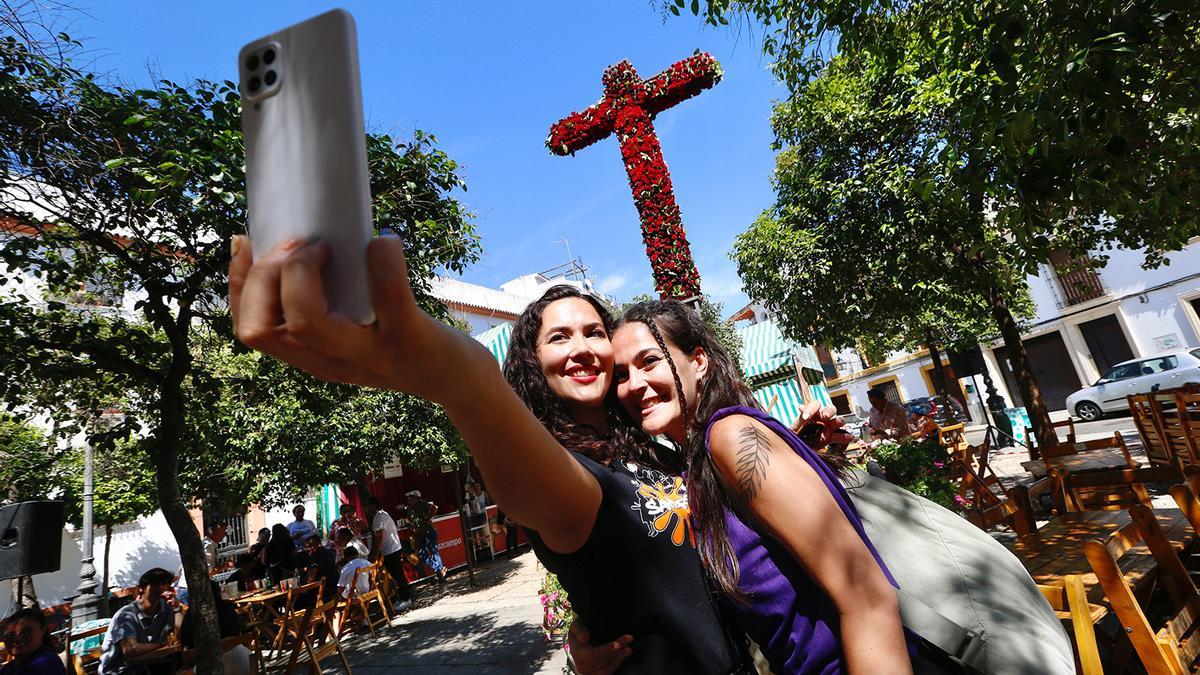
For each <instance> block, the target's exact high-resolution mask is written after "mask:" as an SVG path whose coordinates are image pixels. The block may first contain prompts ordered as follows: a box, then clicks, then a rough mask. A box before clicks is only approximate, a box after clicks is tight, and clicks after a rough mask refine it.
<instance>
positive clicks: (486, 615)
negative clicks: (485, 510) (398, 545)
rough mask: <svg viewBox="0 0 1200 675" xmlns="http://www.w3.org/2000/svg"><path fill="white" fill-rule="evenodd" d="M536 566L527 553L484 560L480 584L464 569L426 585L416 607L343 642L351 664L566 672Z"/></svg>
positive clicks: (366, 673) (419, 673)
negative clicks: (545, 622) (546, 628)
mask: <svg viewBox="0 0 1200 675" xmlns="http://www.w3.org/2000/svg"><path fill="white" fill-rule="evenodd" d="M536 563H537V559H536V558H535V557H534V555H533V553H531V552H529V551H526V552H525V553H523V554H522V555H520V556H518V557H517V558H516V559H514V560H499V561H495V562H491V563H485V565H484V567H483V568H482V569H481V570H479V571H477V572H476V574H475V581H476V586H475V587H471V586H470V585H469V584H468V582H467V574H466V572H465V571H462V572H459V573H457V574H455V575H454V576H453V577H451V579H450V580H449V581H447V582H446V584H445V585H442V586H437V585H434V584H422V585H421V586H419V587H418V588H417V608H416V609H414V610H412V611H410V612H408V613H406V614H404V615H402V616H400V617H399V618H396V619H395V620H393V622H392V625H391V627H389V628H385V629H380V632H379V634H378V635H377V636H376V637H373V638H372V637H371V636H370V635H369V634H368V635H366V636H363V635H358V634H356V635H354V636H353V637H350V638H347V639H346V640H345V642H344V643H343V644H344V649H345V650H346V652H347V655H348V656H349V659H350V666H351V667H352V668H353V670H354V672H355V673H356V674H361V675H377V674H381V673H400V672H403V673H405V674H406V675H408V674H413V675H432V674H434V673H438V674H441V673H446V674H449V675H454V674H463V675H465V674H468V673H469V674H470V675H500V674H506V673H512V674H513V675H517V674H520V675H527V674H528V673H561V672H562V668H563V666H564V665H565V664H566V656H565V654H564V653H563V651H562V649H561V648H560V647H553V646H549V645H547V644H546V642H545V640H544V639H543V637H542V628H541V623H542V608H541V603H540V601H539V600H538V587H539V586H540V585H541V579H542V574H543V572H544V570H543V569H542V568H540V567H538V566H537V564H536ZM335 660H336V659H335ZM322 665H323V666H324V665H333V661H326V662H325V663H324V664H322ZM334 672H338V673H340V672H343V671H342V670H341V669H340V668H338V669H337V670H335V671H334Z"/></svg>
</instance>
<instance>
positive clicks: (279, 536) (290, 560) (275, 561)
mask: <svg viewBox="0 0 1200 675" xmlns="http://www.w3.org/2000/svg"><path fill="white" fill-rule="evenodd" d="M295 573H296V548H295V546H294V545H293V544H292V535H291V534H290V533H289V532H288V529H287V528H286V527H284V526H283V525H281V524H279V523H276V524H275V525H274V527H272V528H271V541H270V542H269V543H268V544H267V574H269V575H270V577H271V583H272V584H273V585H276V586H278V585H279V582H281V581H283V580H284V579H288V578H291V576H292V575H293V574H295Z"/></svg>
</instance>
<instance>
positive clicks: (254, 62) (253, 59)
mask: <svg viewBox="0 0 1200 675" xmlns="http://www.w3.org/2000/svg"><path fill="white" fill-rule="evenodd" d="M257 69H258V54H251V55H250V58H248V59H246V70H257Z"/></svg>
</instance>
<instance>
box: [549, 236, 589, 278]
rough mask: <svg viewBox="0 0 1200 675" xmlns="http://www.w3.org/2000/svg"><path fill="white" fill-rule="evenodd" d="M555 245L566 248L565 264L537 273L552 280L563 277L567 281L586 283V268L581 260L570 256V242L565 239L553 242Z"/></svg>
mask: <svg viewBox="0 0 1200 675" xmlns="http://www.w3.org/2000/svg"><path fill="white" fill-rule="evenodd" d="M554 243H555V244H563V245H565V246H566V247H567V262H565V263H563V264H561V265H555V266H554V267H551V268H550V269H548V270H543V271H541V272H538V274H540V275H542V276H543V277H546V278H547V279H553V278H554V277H557V276H564V277H566V278H568V279H576V280H582V281H587V273H588V267H587V265H584V264H583V260H581V259H579V258H575V257H573V256H572V255H571V242H569V241H567V238H566V237H563V238H562V239H559V240H558V241H555V242H554Z"/></svg>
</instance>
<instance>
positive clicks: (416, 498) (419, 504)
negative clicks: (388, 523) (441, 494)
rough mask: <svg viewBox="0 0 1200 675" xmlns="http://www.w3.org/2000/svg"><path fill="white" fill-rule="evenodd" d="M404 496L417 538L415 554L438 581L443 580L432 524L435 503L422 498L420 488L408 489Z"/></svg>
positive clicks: (436, 540) (443, 570) (435, 508)
mask: <svg viewBox="0 0 1200 675" xmlns="http://www.w3.org/2000/svg"><path fill="white" fill-rule="evenodd" d="M404 498H405V499H406V500H408V520H409V522H411V523H412V527H413V534H414V535H415V537H416V540H417V545H418V548H417V554H418V555H419V556H420V557H421V562H422V563H423V564H424V565H425V566H426V567H428V568H429V570H430V571H431V572H433V574H435V575H436V576H437V580H438V582H439V583H440V582H443V581H445V580H446V566H445V565H444V564H442V555H441V554H440V553H438V547H437V544H438V535H437V528H436V527H434V525H433V516H434V515H435V514H436V513H437V504H434V503H433V502H428V501H425V500H424V499H422V498H421V491H420V490H409V491H408V492H406V493H404Z"/></svg>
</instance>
